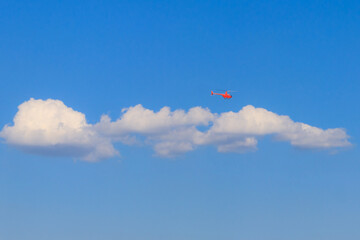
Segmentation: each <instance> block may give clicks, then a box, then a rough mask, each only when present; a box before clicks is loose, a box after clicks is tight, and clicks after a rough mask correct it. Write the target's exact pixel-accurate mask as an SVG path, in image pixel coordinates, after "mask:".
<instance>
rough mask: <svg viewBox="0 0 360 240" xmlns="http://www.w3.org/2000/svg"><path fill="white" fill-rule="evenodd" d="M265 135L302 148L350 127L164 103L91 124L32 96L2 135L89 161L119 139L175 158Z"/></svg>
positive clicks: (342, 140)
mask: <svg viewBox="0 0 360 240" xmlns="http://www.w3.org/2000/svg"><path fill="white" fill-rule="evenodd" d="M199 127H201V129H203V130H199V129H200V128H199ZM204 129H205V130H204ZM265 135H271V136H274V139H276V140H279V141H288V142H290V144H291V145H293V146H295V147H300V148H322V149H327V148H339V147H346V146H349V145H350V143H349V141H348V138H349V136H348V135H347V134H346V132H345V130H344V129H341V128H333V129H326V130H324V129H321V128H317V127H313V126H310V125H307V124H304V123H300V122H294V121H293V120H291V119H290V118H289V117H288V116H283V115H278V114H276V113H273V112H270V111H268V110H266V109H263V108H255V107H253V106H251V105H248V106H245V107H244V108H242V109H241V110H239V111H238V112H224V113H221V114H215V113H212V112H211V111H210V110H209V109H207V108H202V107H194V108H191V109H189V110H188V111H184V110H181V109H179V110H174V111H171V109H170V108H169V107H163V108H162V109H160V110H159V111H158V112H155V111H153V110H150V109H146V108H144V107H143V106H142V105H136V106H133V107H129V108H126V109H123V110H122V114H121V116H120V117H119V118H118V119H116V120H115V121H112V120H111V118H110V117H109V116H107V115H103V116H102V117H101V120H100V122H98V123H96V124H95V125H91V124H88V123H87V122H86V118H85V115H84V114H83V113H80V112H77V111H75V110H73V109H71V108H69V107H67V106H65V105H64V103H63V102H61V101H59V100H52V99H48V100H45V101H44V100H34V99H30V100H29V101H27V102H24V103H23V104H21V105H20V106H19V111H18V113H17V114H16V116H15V117H14V125H13V126H9V125H6V126H5V127H4V128H3V130H2V131H1V133H0V137H2V138H4V139H5V141H6V143H8V144H10V145H14V146H16V147H18V148H20V149H22V150H24V151H27V152H31V153H37V154H46V155H53V156H58V155H65V156H72V157H78V158H80V159H83V160H86V161H97V160H101V159H104V158H109V157H113V156H115V155H117V154H118V152H117V151H116V150H115V149H114V147H113V143H114V142H122V143H124V144H130V145H131V144H134V143H137V142H143V143H144V144H147V145H150V146H152V147H153V149H154V151H155V153H156V155H158V156H162V157H174V156H177V155H179V154H183V153H186V152H188V151H192V150H194V149H196V148H197V147H198V146H207V145H211V146H215V147H216V148H217V150H218V151H219V152H237V153H243V152H246V151H254V150H256V149H257V142H258V138H259V137H262V136H265Z"/></svg>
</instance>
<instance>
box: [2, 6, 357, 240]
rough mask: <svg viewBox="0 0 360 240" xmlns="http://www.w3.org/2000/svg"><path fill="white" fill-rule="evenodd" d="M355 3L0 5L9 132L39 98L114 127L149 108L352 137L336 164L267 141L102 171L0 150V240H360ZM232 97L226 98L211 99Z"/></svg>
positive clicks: (146, 151) (134, 153) (125, 162)
mask: <svg viewBox="0 0 360 240" xmlns="http://www.w3.org/2000/svg"><path fill="white" fill-rule="evenodd" d="M359 12H360V3H359V2H358V1H226V2H224V1H197V3H194V2H193V1H173V2H165V1H91V0H90V1H86V3H85V2H84V1H59V2H55V1H1V2H0V52H1V54H0V109H1V115H0V128H2V127H3V126H4V125H5V124H11V123H12V120H13V117H14V115H15V114H16V112H17V110H18V109H17V107H18V106H19V105H20V104H21V103H23V102H24V101H27V100H29V99H30V98H35V99H44V100H45V99H48V98H52V99H59V100H61V101H63V102H64V103H65V104H66V105H67V106H69V107H71V108H73V109H75V110H77V111H80V112H82V113H84V114H86V118H87V120H88V122H89V123H92V124H94V123H96V122H98V121H99V119H100V116H101V115H102V114H108V115H109V116H111V117H112V118H113V119H116V118H117V117H119V116H120V114H121V109H123V108H126V107H129V106H134V105H136V104H142V105H143V106H144V107H146V108H149V109H154V110H155V111H158V110H159V109H160V108H162V107H163V106H169V107H171V108H172V109H185V110H186V109H189V108H191V107H194V106H202V107H207V108H209V109H211V111H212V112H216V113H221V112H226V111H239V110H240V109H241V108H242V107H243V106H245V105H249V104H250V105H253V106H255V107H261V108H265V109H267V110H269V111H272V112H274V113H277V114H281V115H288V116H290V117H291V119H293V120H294V121H299V122H304V123H307V124H310V125H312V126H316V127H319V128H322V129H327V128H338V127H341V128H344V129H346V132H347V134H348V135H349V136H350V139H349V141H350V142H351V143H352V145H353V146H352V147H350V148H346V149H342V150H340V151H339V152H337V153H336V154H333V153H332V152H329V151H318V150H301V149H296V148H294V147H292V146H291V145H290V144H289V143H288V142H277V141H273V140H272V139H271V137H264V138H263V139H261V140H260V141H259V144H258V150H257V151H255V152H249V153H245V154H236V153H227V154H223V153H218V152H217V151H216V149H215V148H212V147H201V148H199V149H198V150H196V151H192V152H189V153H186V154H185V155H182V156H180V157H178V158H176V159H163V158H159V157H156V156H153V152H152V149H151V148H150V147H129V146H126V145H122V144H120V143H117V144H116V148H117V149H118V150H119V151H120V152H121V155H122V157H121V158H118V157H114V158H111V159H108V160H104V161H101V162H98V163H88V162H82V161H76V162H74V160H73V159H72V158H69V157H57V158H53V157H48V156H38V155H31V154H27V153H24V152H22V151H18V150H17V149H16V148H13V147H11V146H10V145H7V144H5V143H3V144H0V239H6V240H15V239H16V240H17V239H21V240H42V239H44V240H45V239H46V240H47V239H51V240H60V239H69V240H72V239H74V240H75V239H76V240H82V239H83V240H92V239H129V240H135V239H154V240H160V239H164V240H167V239H214V240H215V239H234V240H235V239H237V240H238V239H247V240H260V239H261V240H263V239H277V240H279V239H284V240H285V239H294V240H303V239H314V240H315V239H327V240H332V239H349V240H351V239H354V240H355V239H359V238H360V230H359V227H358V223H359V221H360V205H359V202H360V189H359V187H358V186H359V183H360V175H359V170H360V161H359V160H360V152H359V148H358V146H357V145H358V142H359V137H360V128H359V122H360V111H359V106H358V103H359V102H360V94H359V92H360V81H359V77H360V68H359V66H358V64H359V62H360V45H359V41H360V28H359V26H360V15H359ZM214 88H221V89H236V90H239V91H240V92H239V93H237V94H236V95H235V94H234V97H233V99H231V100H230V101H224V100H223V99H220V98H215V97H211V96H210V94H209V92H210V90H211V89H214Z"/></svg>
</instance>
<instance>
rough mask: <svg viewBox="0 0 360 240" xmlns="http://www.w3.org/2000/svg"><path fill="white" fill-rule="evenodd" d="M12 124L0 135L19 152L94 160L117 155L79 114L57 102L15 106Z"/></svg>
mask: <svg viewBox="0 0 360 240" xmlns="http://www.w3.org/2000/svg"><path fill="white" fill-rule="evenodd" d="M18 109H19V110H18V112H17V114H16V115H15V117H14V125H13V126H9V125H6V126H5V127H4V128H3V130H2V131H1V133H0V136H1V137H2V138H4V139H5V141H6V143H8V144H10V145H13V146H15V147H17V148H19V149H21V150H23V151H26V152H30V153H36V154H43V155H50V156H71V157H78V158H81V159H83V160H86V161H97V160H100V159H103V158H108V157H112V156H114V155H116V154H117V151H116V150H115V149H114V148H113V145H112V143H111V140H110V139H108V138H104V137H101V136H100V135H99V134H98V133H97V132H96V131H94V128H93V126H92V125H91V124H88V123H87V122H86V118H85V115H84V114H83V113H80V112H77V111H74V110H73V109H72V108H69V107H67V106H65V104H64V103H63V102H62V101H59V100H52V99H48V100H45V101H44V100H35V99H30V100H29V101H26V102H24V103H22V104H21V105H20V106H19V107H18Z"/></svg>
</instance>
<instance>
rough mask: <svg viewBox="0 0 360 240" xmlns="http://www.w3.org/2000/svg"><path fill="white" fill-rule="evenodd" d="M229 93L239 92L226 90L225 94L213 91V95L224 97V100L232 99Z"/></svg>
mask: <svg viewBox="0 0 360 240" xmlns="http://www.w3.org/2000/svg"><path fill="white" fill-rule="evenodd" d="M228 92H237V91H230V90H225V93H214V92H213V91H211V95H220V96H223V98H224V99H230V98H232V96H231V95H230V94H228Z"/></svg>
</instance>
